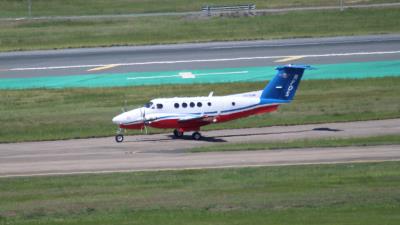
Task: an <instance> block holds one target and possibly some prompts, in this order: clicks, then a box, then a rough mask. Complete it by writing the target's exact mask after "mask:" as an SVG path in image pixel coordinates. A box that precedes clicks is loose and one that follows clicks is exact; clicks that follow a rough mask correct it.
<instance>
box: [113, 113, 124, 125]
mask: <svg viewBox="0 0 400 225" xmlns="http://www.w3.org/2000/svg"><path fill="white" fill-rule="evenodd" d="M122 121H123V118H122V115H118V116H116V117H114V118H113V119H112V122H113V123H115V124H121V123H122Z"/></svg>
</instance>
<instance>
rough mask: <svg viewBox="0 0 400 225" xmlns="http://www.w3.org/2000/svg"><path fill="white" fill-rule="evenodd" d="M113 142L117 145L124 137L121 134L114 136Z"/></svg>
mask: <svg viewBox="0 0 400 225" xmlns="http://www.w3.org/2000/svg"><path fill="white" fill-rule="evenodd" d="M115 141H116V142H118V143H120V142H123V141H124V135H122V134H118V135H116V136H115Z"/></svg>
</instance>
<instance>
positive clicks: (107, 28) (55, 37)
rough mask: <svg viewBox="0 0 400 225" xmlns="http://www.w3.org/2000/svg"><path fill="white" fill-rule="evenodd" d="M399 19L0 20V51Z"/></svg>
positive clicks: (358, 31) (279, 32) (386, 29)
mask: <svg viewBox="0 0 400 225" xmlns="http://www.w3.org/2000/svg"><path fill="white" fill-rule="evenodd" d="M398 21H400V13H399V9H398V8H387V9H350V10H346V11H344V12H340V11H313V12H291V13H285V14H274V15H265V16H255V17H238V18H233V17H229V18H227V17H213V18H202V17H193V16H164V17H140V18H128V19H127V18H124V19H91V20H61V21H59V20H57V21H54V20H51V21H47V20H22V21H0V30H1V31H2V32H0V51H13V50H32V49H55V48H73V47H74V48H77V47H94V46H115V45H146V44H165V43H184V42H207V41H226V40H231V41H232V40H256V39H276V38H299V37H323V36H341V35H363V34H384V33H398V32H400V26H399V22H398Z"/></svg>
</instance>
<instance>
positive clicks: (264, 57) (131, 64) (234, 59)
mask: <svg viewBox="0 0 400 225" xmlns="http://www.w3.org/2000/svg"><path fill="white" fill-rule="evenodd" d="M399 53H400V50H398V51H387V52H351V53H331V54H320V55H302V56H303V57H305V58H306V57H307V58H314V57H335V56H357V55H383V54H399ZM288 57H294V56H293V55H280V56H255V57H239V58H220V59H193V60H176V61H149V62H132V63H117V64H118V66H139V65H154V64H178V63H198V62H226V61H241V60H255V59H280V58H288ZM108 65H110V64H98V65H71V66H48V67H21V68H12V69H9V71H25V70H54V69H71V68H90V67H104V66H108Z"/></svg>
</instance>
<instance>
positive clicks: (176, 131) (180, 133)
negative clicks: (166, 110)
mask: <svg viewBox="0 0 400 225" xmlns="http://www.w3.org/2000/svg"><path fill="white" fill-rule="evenodd" d="M174 136H175V137H177V138H180V137H182V136H183V132H182V131H179V130H178V129H175V130H174Z"/></svg>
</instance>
